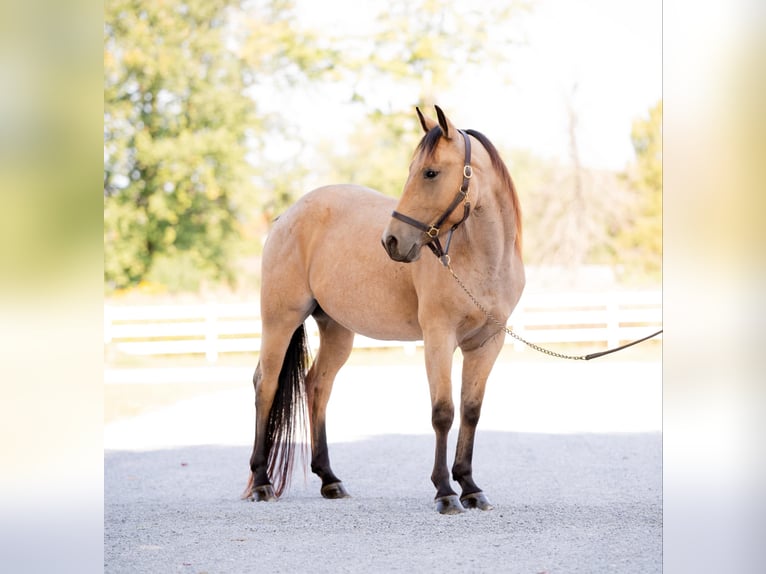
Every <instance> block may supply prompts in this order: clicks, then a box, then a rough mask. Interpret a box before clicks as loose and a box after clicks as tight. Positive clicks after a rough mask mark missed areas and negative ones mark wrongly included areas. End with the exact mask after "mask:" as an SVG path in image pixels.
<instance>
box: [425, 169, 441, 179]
mask: <svg viewBox="0 0 766 574" xmlns="http://www.w3.org/2000/svg"><path fill="white" fill-rule="evenodd" d="M437 175H439V172H438V171H436V170H434V169H427V170H425V171H424V172H423V177H425V178H426V179H433V178H435V177H436V176H437Z"/></svg>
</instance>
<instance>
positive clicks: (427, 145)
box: [415, 126, 521, 253]
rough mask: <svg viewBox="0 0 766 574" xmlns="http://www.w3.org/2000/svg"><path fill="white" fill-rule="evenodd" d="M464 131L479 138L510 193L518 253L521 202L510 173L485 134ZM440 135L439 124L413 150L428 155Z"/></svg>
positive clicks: (432, 151)
mask: <svg viewBox="0 0 766 574" xmlns="http://www.w3.org/2000/svg"><path fill="white" fill-rule="evenodd" d="M465 132H466V133H467V134H469V135H472V136H473V137H475V138H476V139H477V140H479V142H480V143H481V145H482V146H484V149H486V150H487V153H488V154H489V159H490V161H491V162H492V167H493V168H495V171H497V173H498V174H499V175H500V179H501V180H502V182H503V187H505V188H506V189H507V190H508V192H509V193H510V194H511V202H512V203H513V212H514V217H515V219H516V247H517V249H518V250H519V253H521V204H520V203H519V196H518V194H517V193H516V186H515V185H513V180H512V179H511V174H510V173H508V168H507V167H506V166H505V162H504V161H503V158H501V157H500V153H499V152H498V151H497V148H496V147H495V146H494V145H493V144H492V142H491V141H489V139H488V138H487V136H485V135H484V134H483V133H481V132H477V131H476V130H465ZM441 137H442V130H441V128H440V127H439V126H435V127H433V128H431V129H430V130H428V132H427V133H426V134H425V135H424V136H423V138H422V139H421V140H420V143H419V144H418V147H417V148H416V150H415V152H416V153H420V154H421V155H424V156H425V157H426V158H428V157H430V156H431V155H433V153H434V152H435V151H436V146H437V145H438V144H439V140H440V139H441Z"/></svg>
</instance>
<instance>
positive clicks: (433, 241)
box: [391, 130, 473, 266]
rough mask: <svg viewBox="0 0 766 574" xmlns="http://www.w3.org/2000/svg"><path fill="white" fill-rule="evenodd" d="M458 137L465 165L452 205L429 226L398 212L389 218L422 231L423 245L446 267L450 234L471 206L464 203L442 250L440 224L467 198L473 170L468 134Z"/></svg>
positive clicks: (468, 203) (461, 131)
mask: <svg viewBox="0 0 766 574" xmlns="http://www.w3.org/2000/svg"><path fill="white" fill-rule="evenodd" d="M457 131H458V132H459V133H460V135H462V136H463V141H464V142H465V165H464V166H463V183H462V185H461V186H460V189H459V190H458V192H457V195H455V199H453V200H452V203H450V204H449V206H448V207H447V209H446V210H445V211H444V213H442V215H441V217H439V219H437V220H436V222H434V223H433V224H431V225H426V224H425V223H422V222H420V221H418V220H417V219H413V218H412V217H409V216H407V215H404V214H403V213H399V212H398V211H393V212H391V217H393V218H395V219H398V220H399V221H403V222H404V223H407V224H409V225H412V226H413V227H417V228H418V229H420V230H421V231H423V232H424V233H425V234H426V235H427V236H428V241H427V242H426V243H425V245H427V246H428V248H429V249H430V250H431V251H432V252H433V254H434V255H436V257H438V258H439V261H441V262H442V265H444V266H447V265H449V246H450V243H451V242H452V234H453V233H454V232H455V230H456V229H457V228H458V227H459V226H460V224H461V223H463V222H464V221H465V220H466V219H468V216H469V215H470V213H471V204H470V202H468V201H466V202H465V205H464V207H463V217H462V219H461V220H460V221H458V222H457V223H456V224H455V225H453V226H452V227H451V228H450V230H449V233H448V235H447V243H446V244H445V247H444V249H442V244H441V242H440V241H439V231H440V229H439V228H440V227H441V226H442V224H443V223H444V222H445V221H446V219H447V218H448V217H449V216H450V215H451V214H452V212H453V211H455V209H456V208H457V206H458V205H460V202H462V201H464V200H465V199H466V197H467V196H468V185H469V183H470V181H471V176H472V175H473V170H472V169H471V140H470V138H469V137H468V134H466V133H465V132H464V131H463V130H457Z"/></svg>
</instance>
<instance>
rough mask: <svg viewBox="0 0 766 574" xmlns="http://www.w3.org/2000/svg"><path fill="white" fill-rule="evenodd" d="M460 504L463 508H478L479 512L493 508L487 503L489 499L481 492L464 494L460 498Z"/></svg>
mask: <svg viewBox="0 0 766 574" xmlns="http://www.w3.org/2000/svg"><path fill="white" fill-rule="evenodd" d="M460 503H461V504H462V505H463V508H468V509H471V508H478V509H479V510H492V509H493V508H494V506H492V505H491V504H490V503H489V499H487V497H486V496H485V495H484V493H483V492H481V491H479V492H474V493H472V494H466V495H465V496H463V497H461V498H460Z"/></svg>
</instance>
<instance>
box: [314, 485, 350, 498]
mask: <svg viewBox="0 0 766 574" xmlns="http://www.w3.org/2000/svg"><path fill="white" fill-rule="evenodd" d="M320 492H321V493H322V496H323V497H325V498H330V499H335V498H351V495H350V494H349V493H348V491H347V490H346V489H345V487H344V486H343V483H342V482H333V483H331V484H325V485H324V486H323V487H322V490H321V491H320Z"/></svg>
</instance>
